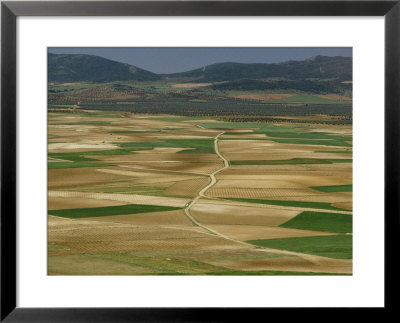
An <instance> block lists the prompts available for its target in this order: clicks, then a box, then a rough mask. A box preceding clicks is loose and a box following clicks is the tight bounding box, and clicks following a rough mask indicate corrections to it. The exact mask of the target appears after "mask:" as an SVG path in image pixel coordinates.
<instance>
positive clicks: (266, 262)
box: [48, 110, 352, 275]
mask: <svg viewBox="0 0 400 323" xmlns="http://www.w3.org/2000/svg"><path fill="white" fill-rule="evenodd" d="M48 134H49V139H48V151H49V163H48V165H49V166H48V168H49V170H48V197H49V199H48V201H49V202H48V257H49V258H48V274H49V275H309V274H311V275H316V274H341V275H342V274H351V273H352V127H351V125H327V124H321V125H318V124H304V123H302V124H299V125H296V124H290V125H288V124H278V123H274V124H272V123H255V122H222V121H218V120H217V119H215V118H195V117H193V118H191V117H179V116H166V115H145V114H143V115H138V114H130V113H120V112H115V111H113V112H108V111H102V112H100V111H89V110H88V111H83V110H77V111H73V112H71V111H64V112H51V113H49V120H48Z"/></svg>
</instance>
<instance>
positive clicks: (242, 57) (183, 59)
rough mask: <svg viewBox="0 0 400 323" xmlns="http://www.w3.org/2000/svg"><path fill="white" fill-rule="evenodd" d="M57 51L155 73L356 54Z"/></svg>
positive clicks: (333, 50)
mask: <svg viewBox="0 0 400 323" xmlns="http://www.w3.org/2000/svg"><path fill="white" fill-rule="evenodd" d="M49 52H50V53H54V54H91V55H97V56H102V57H105V58H108V59H112V60H115V61H118V62H123V63H128V64H131V65H135V66H137V67H140V68H143V69H145V70H148V71H151V72H155V73H174V72H185V71H189V70H192V69H195V68H199V67H203V66H206V65H210V64H214V63H222V62H237V63H278V62H283V61H287V60H304V59H306V58H309V57H312V56H316V55H325V56H347V57H351V56H352V48H351V47H323V48H320V47H292V48H290V47H286V48H278V47H274V48H271V47H265V48H260V47H254V48H249V47H247V48H246V47H242V48H240V47H236V48H235V47H234V48H228V47H220V48H215V47H214V48H211V47H210V48H207V47H197V48H196V47H191V48H189V47H186V48H185V47H179V48H173V47H169V48H166V47H163V48H156V47H154V48H141V47H136V48H135V47H130V48H123V47H120V48H116V47H91V48H88V47H80V48H73V47H50V48H49Z"/></svg>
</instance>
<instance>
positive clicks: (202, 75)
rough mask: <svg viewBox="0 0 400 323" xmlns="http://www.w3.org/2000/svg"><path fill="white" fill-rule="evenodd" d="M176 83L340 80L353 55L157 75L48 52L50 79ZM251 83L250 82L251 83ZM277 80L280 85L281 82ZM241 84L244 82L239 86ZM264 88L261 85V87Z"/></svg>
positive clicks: (97, 59) (348, 77) (216, 66)
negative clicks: (165, 81) (164, 81)
mask: <svg viewBox="0 0 400 323" xmlns="http://www.w3.org/2000/svg"><path fill="white" fill-rule="evenodd" d="M157 80H168V81H176V82H207V83H215V82H231V83H232V84H233V85H234V86H235V84H242V83H243V82H245V83H246V84H251V83H252V82H251V81H257V82H255V83H257V84H258V85H257V86H258V87H259V86H260V82H261V83H262V84H264V83H265V82H266V84H269V85H270V84H272V83H276V82H278V83H279V82H281V83H282V82H286V83H282V84H283V85H284V86H289V85H288V83H287V82H289V83H290V82H292V83H291V84H297V83H298V81H301V80H308V81H310V82H315V81H324V82H329V83H332V82H334V83H336V84H338V83H341V82H343V81H347V82H349V81H351V80H352V58H351V57H340V56H335V57H330V56H315V57H312V58H309V59H306V60H303V61H287V62H283V63H274V64H262V63H254V64H244V63H231V62H227V63H218V64H212V65H209V66H205V67H203V68H198V69H195V70H191V71H187V72H183V73H172V74H156V73H152V72H149V71H146V70H144V69H141V68H139V67H137V66H133V65H129V64H125V63H120V62H115V61H112V60H109V59H106V58H103V57H99V56H94V55H83V54H51V53H49V54H48V81H49V82H93V83H98V82H114V81H157ZM249 82H250V83H249ZM278 83H277V84H278ZM240 86H242V85H240ZM261 87H262V86H261Z"/></svg>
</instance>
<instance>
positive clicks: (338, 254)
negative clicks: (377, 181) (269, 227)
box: [247, 235, 353, 259]
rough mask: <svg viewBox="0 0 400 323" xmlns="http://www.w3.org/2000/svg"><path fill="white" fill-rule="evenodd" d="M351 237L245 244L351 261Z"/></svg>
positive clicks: (304, 238)
mask: <svg viewBox="0 0 400 323" xmlns="http://www.w3.org/2000/svg"><path fill="white" fill-rule="evenodd" d="M352 238H353V237H352V236H351V235H333V236H316V237H301V238H283V239H266V240H263V239H260V240H249V241H247V242H249V243H251V244H254V245H256V246H260V247H267V248H274V249H279V250H288V251H294V252H301V253H307V254H312V255H317V256H322V257H330V258H335V259H352V256H353V253H352Z"/></svg>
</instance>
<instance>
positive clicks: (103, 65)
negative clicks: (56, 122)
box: [48, 53, 159, 82]
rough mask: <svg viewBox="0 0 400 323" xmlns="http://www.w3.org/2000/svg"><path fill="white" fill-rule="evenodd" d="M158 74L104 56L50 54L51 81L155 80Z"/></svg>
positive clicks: (49, 71)
mask: <svg viewBox="0 0 400 323" xmlns="http://www.w3.org/2000/svg"><path fill="white" fill-rule="evenodd" d="M157 79H159V76H158V75H157V74H154V73H152V72H149V71H146V70H143V69H141V68H139V67H136V66H133V65H129V64H125V63H119V62H115V61H112V60H109V59H106V58H103V57H99V56H94V55H83V54H78V55H77V54H51V53H49V54H48V81H49V82H112V81H154V80H157Z"/></svg>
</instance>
